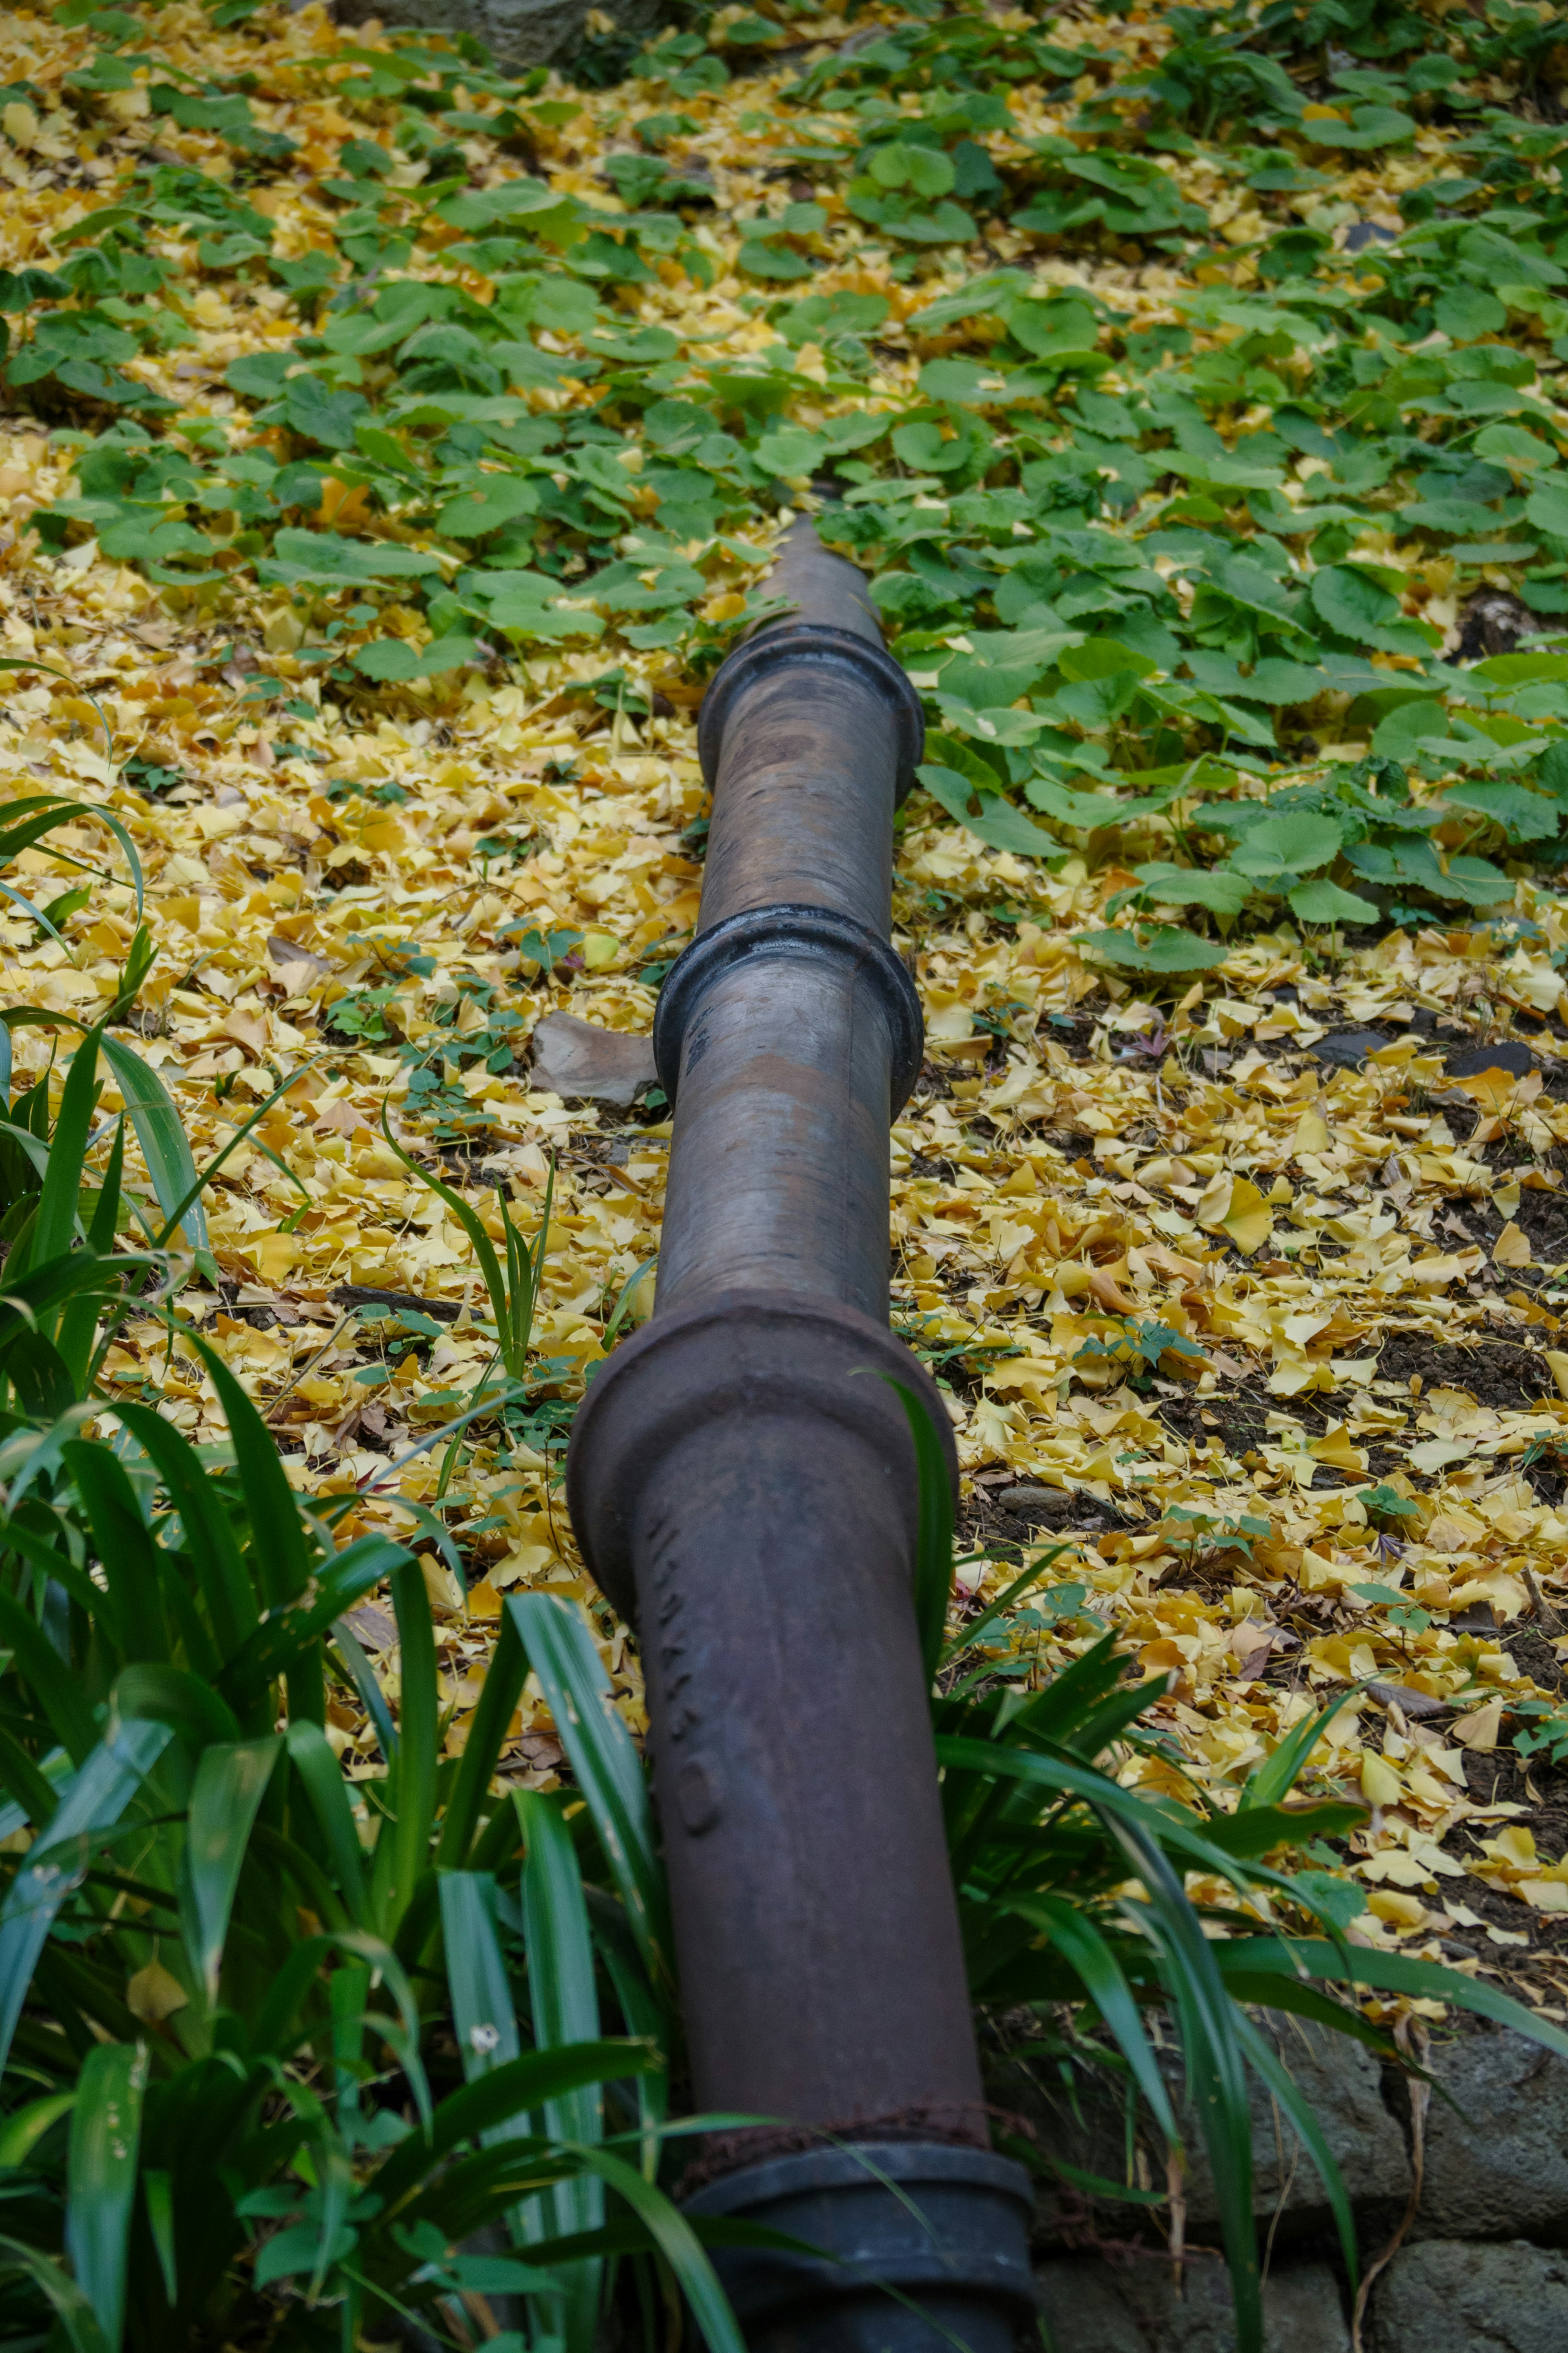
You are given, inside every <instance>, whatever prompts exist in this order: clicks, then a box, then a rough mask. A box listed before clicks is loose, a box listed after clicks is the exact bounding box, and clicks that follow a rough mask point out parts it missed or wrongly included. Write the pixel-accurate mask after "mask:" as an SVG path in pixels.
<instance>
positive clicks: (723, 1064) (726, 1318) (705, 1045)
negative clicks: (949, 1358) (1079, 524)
mask: <svg viewBox="0 0 1568 2353" xmlns="http://www.w3.org/2000/svg"><path fill="white" fill-rule="evenodd" d="M770 585H771V586H773V589H774V590H775V591H776V592H777V593H778V594H780V595H781V596H787V597H789V598H790V599H791V601H792V603H793V604H794V606H795V612H794V613H793V614H792V615H790V616H789V617H786V618H784V619H782V620H778V621H773V622H771V623H769V624H767V625H765V626H764V627H763V628H759V629H758V630H757V631H756V632H755V633H754V634H753V635H752V637H751V638H748V639H747V640H746V641H745V642H744V643H743V644H742V646H741V647H740V648H739V649H737V650H736V651H735V652H733V653H732V654H731V656H730V658H729V659H728V660H727V661H726V662H725V663H724V665H723V667H722V668H721V670H720V671H719V673H718V675H717V676H716V677H715V679H714V681H713V682H712V684H711V686H710V689H709V691H708V694H707V696H706V698H705V701H704V702H703V706H702V714H701V723H700V749H701V755H702V762H703V770H704V774H705V776H707V779H708V781H709V784H710V787H711V789H712V793H713V814H712V821H711V826H710V834H709V849H708V862H707V871H706V876H705V880H704V885H703V893H702V905H701V914H700V923H699V925H698V930H697V934H696V936H695V938H694V940H693V942H692V944H691V945H690V947H689V948H688V949H687V951H686V953H685V955H682V956H681V957H680V958H679V962H678V963H677V964H676V965H675V967H674V969H673V970H672V972H671V973H670V975H669V977H668V981H667V983H666V985H665V988H664V991H663V994H662V996H661V997H660V1000H659V1006H658V1018H657V1021H656V1024H655V1030H654V1048H655V1053H656V1056H657V1058H658V1070H659V1078H660V1082H661V1084H662V1085H663V1087H664V1089H665V1091H666V1092H667V1093H668V1096H669V1097H670V1099H671V1101H672V1102H673V1103H674V1104H675V1133H674V1142H673V1145H672V1150H671V1155H670V1169H669V1182H668V1194H667V1199H666V1208H665V1223H664V1236H663V1243H662V1248H661V1251H660V1258H659V1272H658V1293H657V1296H656V1300H655V1306H654V1313H653V1315H652V1318H651V1319H650V1321H649V1323H648V1324H647V1326H646V1327H645V1328H644V1330H643V1331H642V1332H641V1333H639V1334H638V1335H637V1337H636V1338H635V1339H633V1340H631V1341H629V1342H628V1343H627V1344H626V1345H625V1346H623V1347H621V1348H619V1349H617V1350H616V1354H615V1356H613V1357H612V1358H611V1360H610V1362H609V1364H608V1365H607V1366H605V1370H604V1371H603V1372H602V1373H601V1374H600V1375H599V1376H598V1377H597V1378H596V1379H595V1382H594V1384H593V1386H592V1388H590V1390H589V1392H588V1395H587V1398H585V1400H584V1405H583V1408H582V1410H581V1411H580V1413H579V1415H578V1417H577V1422H576V1427H575V1430H574V1435H573V1440H572V1447H571V1453H570V1457H569V1461H568V1470H567V1482H568V1496H569V1501H570V1506H571V1512H572V1520H573V1525H574V1527H575V1529H576V1532H577V1535H578V1539H579V1542H580V1543H581V1545H582V1548H583V1553H584V1558H585V1559H586V1561H587V1563H588V1565H589V1567H590V1569H591V1570H592V1573H593V1575H594V1576H595V1578H596V1579H597V1581H598V1583H599V1585H600V1586H601V1588H603V1590H604V1591H605V1593H606V1594H607V1595H608V1597H609V1599H611V1600H612V1601H613V1602H614V1603H615V1605H616V1608H617V1609H619V1610H620V1611H621V1612H622V1614H623V1615H625V1616H626V1617H627V1618H628V1619H629V1620H633V1622H635V1623H636V1624H637V1626H638V1628H639V1629H640V1635H641V1642H642V1656H643V1667H644V1672H645V1675H646V1678H647V1699H648V1712H649V1717H650V1721H651V1725H652V1750H653V1757H654V1781H655V1789H656V1795H657V1800H658V1811H659V1820H660V1824H661V1829H662V1833H663V1838H664V1845H665V1853H666V1859H667V1862H668V1872H669V1881H670V1894H671V1900H672V1905H673V1909H674V1915H675V1922H676V1942H677V1950H678V1958H679V1969H680V1978H681V1988H682V2002H683V2009H684V2014H685V2018H686V2023H687V2032H688V2040H689V2049H690V2057H691V2068H692V2076H693V2088H694V2093H695V2097H696V2101H697V2105H698V2106H699V2107H700V2108H707V2109H718V2110H721V2111H722V2110H727V2111H730V2112H731V2113H733V2112H736V2111H739V2112H741V2113H744V2114H749V2115H753V2116H764V2117H768V2118H770V2119H774V2120H776V2122H775V2123H773V2125H771V2126H766V2127H759V2128H754V2129H749V2130H747V2131H744V2132H737V2133H731V2134H728V2135H725V2136H723V2137H722V2138H721V2140H720V2141H719V2142H717V2143H714V2142H710V2144H709V2148H708V2156H707V2159H706V2165H707V2169H708V2171H709V2172H710V2174H715V2175H717V2176H718V2178H717V2179H712V2180H710V2182H709V2184H708V2186H706V2187H705V2188H703V2189H700V2191H699V2192H697V2194H696V2195H695V2196H694V2197H692V2198H691V2199H690V2200H689V2210H690V2211H693V2212H698V2213H702V2212H706V2213H722V2214H725V2215H728V2216H731V2217H743V2218H748V2219H751V2220H753V2221H766V2222H768V2223H770V2224H772V2225H773V2227H775V2228H779V2229H784V2230H789V2231H792V2232H794V2233H795V2235H796V2236H797V2237H799V2238H802V2239H805V2240H807V2241H809V2242H811V2243H812V2244H813V2245H814V2246H816V2247H818V2248H821V2249H825V2250H826V2251H827V2253H826V2255H825V2257H824V2258H823V2259H822V2260H808V2259H807V2258H805V2257H790V2256H787V2255H781V2254H778V2253H772V2252H769V2253H758V2252H756V2251H754V2250H741V2249H730V2250H725V2251H722V2252H721V2255H720V2258H719V2262H720V2268H721V2274H722V2275H723V2276H724V2277H725V2280H726V2283H727V2284H728V2285H729V2287H730V2289H731V2295H732V2296H733V2298H734V2300H735V2303H736V2306H737V2310H738V2311H739V2312H740V2315H741V2317H742V2323H743V2325H744V2327H745V2328H746V2331H747V2336H748V2341H749V2342H750V2343H751V2345H752V2347H753V2348H759V2349H760V2348H766V2353H786V2348H787V2353H928V2348H929V2353H936V2348H938V2347H945V2348H951V2346H952V2341H953V2338H954V2337H957V2338H958V2339H959V2341H960V2342H961V2343H963V2345H965V2346H967V2347H968V2348H970V2353H1003V2348H1005V2347H1006V2346H1008V2345H1009V2344H1010V2343H1011V2341H1012V2337H1013V2331H1014V2327H1015V2324H1016V2319H1017V2318H1018V2316H1020V2314H1022V2313H1024V2312H1026V2310H1028V2309H1030V2308H1031V2303H1030V2297H1031V2291H1030V2286H1029V2272H1028V2261H1027V2243H1026V2220H1027V2215H1028V2211H1029V2199H1028V2193H1027V2183H1026V2177H1025V2175H1024V2174H1023V2173H1022V2172H1021V2170H1020V2169H1019V2168H1017V2167H1016V2166H1013V2165H1011V2164H1009V2163H1008V2162H1006V2161H1005V2160H1004V2159H1001V2158H995V2157H994V2156H993V2155H991V2153H990V2151H989V2149H988V2147H987V2142H986V2132H985V2124H984V2106H983V2095H982V2092H981V2085H980V2074H979V2068H978V2064H977V2061H976V2057H975V2048H974V2037H973V2024H972V2020H971V2015H970V2008H969V2000H968V1993H967V1989H966V1986H965V1982H964V1972H963V1953H962V1950H961V1947H960V1942H959V1933H958V1919H957V1909H956V1905H955V1903H954V1900H953V1893H952V1880H951V1876H950V1873H949V1870H948V1862H947V1853H946V1848H945V1844H944V1841H943V1835H942V1816H941V1808H940V1803H939V1796H938V1788H937V1776H936V1767H935V1759H934V1756H933V1752H932V1747H931V1723H930V1711H929V1707H928V1704H927V1694H926V1689H925V1678H924V1673H923V1670H922V1667H921V1656H920V1646H919V1642H918V1640H917V1636H916V1629H915V1620H914V1613H913V1609H912V1607H911V1579H912V1570H913V1558H914V1544H915V1534H916V1528H915V1476H914V1460H913V1449H912V1445H911V1442H910V1435H909V1430H908V1425H907V1422H906V1420H905V1418H904V1414H903V1410H902V1408H901V1406H900V1400H899V1398H898V1397H897V1395H896V1394H895V1392H894V1391H893V1390H892V1389H891V1388H889V1383H888V1381H887V1380H885V1379H879V1378H877V1377H876V1376H877V1374H879V1373H882V1374H889V1375H891V1376H892V1377H894V1378H896V1379H897V1380H899V1381H901V1382H902V1383H904V1384H905V1385H906V1387H910V1388H915V1389H917V1390H920V1391H922V1392H923V1394H924V1397H925V1400H926V1403H927V1406H928V1408H929V1409H930V1410H931V1415H932V1419H933V1420H934V1422H935V1424H936V1427H937V1428H938V1430H940V1431H941V1432H942V1435H943V1438H944V1440H945V1442H946V1444H947V1446H948V1449H949V1452H950V1468H951V1469H952V1472H953V1475H954V1476H956V1463H955V1461H952V1432H951V1429H950V1426H949V1423H948V1420H947V1417H946V1415H945V1413H944V1411H943V1410H942V1403H941V1399H940V1397H939V1394H938V1392H937V1391H936V1389H935V1388H934V1386H933V1385H932V1384H931V1381H930V1379H929V1377H928V1376H927V1375H926V1373H925V1372H924V1370H923V1368H922V1367H921V1366H920V1365H919V1364H918V1363H917V1362H916V1360H915V1359H914V1358H913V1357H912V1356H910V1353H909V1352H908V1350H906V1349H905V1348H904V1347H903V1346H902V1345H900V1343H899V1342H897V1341H895V1340H894V1339H893V1337H892V1335H891V1334H890V1333H889V1329H888V1280H889V1236H888V1131H889V1124H890V1122H891V1120H892V1119H893V1118H894V1117H896V1116H897V1113H898V1112H899V1110H900V1108H901V1106H902V1104H903V1103H904V1101H905V1100H906V1098H907V1096H908V1094H909V1092H910V1087H911V1086H912V1085H913V1083H914V1080H915V1077H916V1074H917V1072H918V1071H919V1068H920V1062H921V1043H922V1029H921V1010H920V1003H919V999H918V997H917V996H916V993H915V990H914V987H913V984H912V982H911V981H910V977H909V975H908V973H907V972H906V971H905V969H904V966H903V965H902V964H901V962H900V959H899V958H898V956H897V955H895V954H894V952H893V949H892V947H891V945H890V944H889V930H890V927H891V870H892V837H893V814H894V810H895V807H896V806H897V804H898V801H899V800H900V798H901V797H902V795H903V794H904V793H906V792H907V791H908V790H909V787H910V783H911V782H912V780H913V775H914V769H915V766H916V764H917V763H918V761H919V759H920V756H921V741H922V733H923V731H922V725H921V708H920V701H919V698H918V696H917V695H916V694H915V692H914V691H913V689H912V688H911V687H910V683H909V681H908V680H907V679H906V677H905V676H904V673H903V671H902V670H900V668H899V666H898V664H897V663H896V662H894V661H893V660H892V659H891V658H890V657H889V654H888V653H887V652H886V650H885V649H884V648H883V645H882V641H881V633H880V631H879V628H878V625H877V621H876V617H875V615H874V613H873V611H872V608H871V607H870V605H869V602H868V597H867V595H866V585H865V581H864V579H863V577H862V575H860V574H859V573H858V571H857V570H856V569H855V567H854V566H853V565H848V564H846V563H844V562H842V561H841V560H840V559H838V558H837V557H835V556H831V555H829V554H826V551H825V550H824V549H823V547H822V545H821V543H820V542H819V541H818V539H817V537H816V533H815V531H814V530H813V529H812V527H811V525H810V524H809V523H805V522H802V523H797V524H795V526H794V527H793V528H792V530H791V531H790V533H789V534H788V536H787V538H786V542H785V547H784V554H783V557H782V560H781V561H780V563H779V565H778V566H777V568H776V569H775V571H774V573H773V575H772V581H771V584H770ZM829 2136H831V2138H829ZM837 2144H844V2145H845V2146H838V2145H837ZM860 2151H863V2152H864V2154H863V2155H861V2154H859V2153H858V2152H860ZM889 2185H896V2186H889ZM888 2288H890V2289H892V2290H893V2291H894V2292H895V2293H894V2295H892V2296H890V2297H889V2295H887V2294H886V2293H885V2292H883V2291H884V2290H886V2289H888Z"/></svg>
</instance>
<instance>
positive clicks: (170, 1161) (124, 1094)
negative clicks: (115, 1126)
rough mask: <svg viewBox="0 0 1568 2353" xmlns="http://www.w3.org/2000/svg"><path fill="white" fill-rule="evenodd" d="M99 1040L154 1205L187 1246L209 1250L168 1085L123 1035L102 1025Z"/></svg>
mask: <svg viewBox="0 0 1568 2353" xmlns="http://www.w3.org/2000/svg"><path fill="white" fill-rule="evenodd" d="M100 1050H101V1051H102V1054H103V1058H104V1060H105V1061H106V1062H107V1063H108V1064H109V1067H110V1070H111V1071H113V1073H114V1082H115V1084H116V1086H117V1087H118V1088H119V1090H120V1093H121V1101H122V1102H123V1103H124V1105H125V1109H126V1112H127V1113H128V1115H129V1117H130V1121H131V1124H132V1127H133V1128H134V1129H135V1130H136V1141H137V1142H138V1144H140V1145H141V1146H142V1159H143V1160H144V1161H145V1162H146V1164H147V1174H148V1176H150V1177H151V1178H152V1180H153V1191H154V1193H156V1194H157V1196H158V1206H159V1208H161V1209H162V1210H163V1215H164V1217H165V1218H167V1219H168V1220H169V1222H170V1225H171V1227H172V1226H174V1224H176V1223H177V1224H178V1225H179V1226H180V1228H181V1229H182V1230H183V1232H184V1237H185V1240H187V1241H188V1242H189V1244H190V1246H191V1248H192V1249H193V1250H210V1249H211V1237H210V1235H209V1234H208V1232H207V1219H206V1211H205V1209H204V1208H202V1205H201V1202H200V1200H199V1199H198V1198H197V1196H198V1195H199V1193H200V1191H201V1179H200V1177H199V1176H197V1174H196V1164H195V1160H194V1159H193V1158H192V1156H191V1146H190V1141H189V1138H188V1137H187V1136H186V1134H185V1124H184V1120H183V1119H182V1118H181V1117H180V1114H179V1113H178V1111H177V1110H176V1109H175V1106H174V1099H173V1097H172V1096H171V1094H170V1092H169V1090H168V1089H167V1087H166V1086H165V1085H164V1084H163V1080H162V1079H161V1078H160V1077H159V1076H158V1073H157V1071H155V1070H153V1066H152V1064H151V1063H150V1062H145V1061H143V1060H142V1057H141V1055H140V1054H139V1053H138V1052H137V1051H136V1049H135V1047H134V1046H132V1045H130V1044H129V1043H128V1042H127V1041H126V1039H123V1038H115V1037H111V1036H110V1034H109V1032H108V1031H107V1030H106V1031H105V1032H104V1034H103V1037H102V1039H101V1040H100ZM165 1238H166V1237H165Z"/></svg>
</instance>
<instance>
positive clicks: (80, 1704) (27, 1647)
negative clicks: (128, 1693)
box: [0, 1588, 98, 1764]
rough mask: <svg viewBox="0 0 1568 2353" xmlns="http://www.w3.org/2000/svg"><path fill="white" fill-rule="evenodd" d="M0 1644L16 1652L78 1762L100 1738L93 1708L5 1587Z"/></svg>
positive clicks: (59, 1736) (52, 1724)
mask: <svg viewBox="0 0 1568 2353" xmlns="http://www.w3.org/2000/svg"><path fill="white" fill-rule="evenodd" d="M0 1643H3V1644H4V1645H5V1648H6V1649H7V1650H8V1651H12V1652H13V1653H14V1655H15V1658H16V1665H17V1667H18V1668H19V1670H20V1672H21V1673H22V1675H23V1677H24V1679H25V1681H26V1683H27V1685H28V1687H29V1689H30V1690H31V1692H32V1694H33V1696H34V1698H35V1699H36V1700H37V1704H38V1705H39V1706H40V1707H41V1708H42V1709H43V1712H44V1714H45V1715H47V1718H48V1720H49V1727H50V1729H51V1731H52V1732H53V1733H54V1736H55V1737H56V1739H57V1740H58V1742H59V1743H60V1745H61V1746H62V1747H63V1748H68V1750H69V1751H70V1754H71V1756H72V1757H73V1758H74V1759H75V1760H76V1762H77V1763H78V1764H82V1763H83V1762H84V1761H85V1760H86V1758H87V1757H89V1756H90V1755H91V1753H92V1750H93V1747H94V1746H95V1745H96V1743H97V1739H98V1725H97V1723H96V1721H95V1719H94V1716H93V1712H92V1704H91V1702H90V1701H89V1698H88V1695H87V1693H86V1692H85V1691H84V1690H83V1688H82V1685H81V1682H80V1680H79V1677H78V1676H76V1675H74V1674H72V1672H71V1671H70V1669H69V1667H68V1666H67V1664H66V1662H65V1661H64V1660H63V1659H62V1658H61V1656H60V1654H59V1652H58V1651H57V1650H56V1648H55V1646H54V1644H53V1643H52V1642H51V1641H50V1640H49V1638H48V1636H47V1634H46V1633H45V1631H44V1630H43V1628H42V1627H41V1626H40V1625H39V1623H38V1621H37V1619H36V1618H35V1617H34V1615H33V1613H32V1611H31V1610H30V1609H24V1607H23V1606H22V1604H21V1602H19V1601H17V1600H16V1599H14V1598H13V1596H12V1595H10V1594H9V1593H7V1592H5V1590H4V1588H0Z"/></svg>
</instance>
